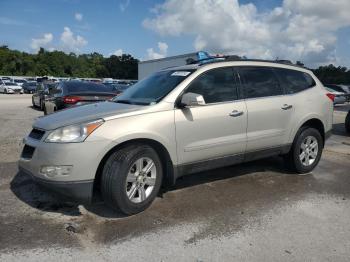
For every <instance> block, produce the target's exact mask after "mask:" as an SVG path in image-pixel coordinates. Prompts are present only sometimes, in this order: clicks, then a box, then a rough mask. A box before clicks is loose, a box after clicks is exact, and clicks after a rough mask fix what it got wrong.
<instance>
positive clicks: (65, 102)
mask: <svg viewBox="0 0 350 262" xmlns="http://www.w3.org/2000/svg"><path fill="white" fill-rule="evenodd" d="M116 95H118V91H116V90H115V89H114V88H113V86H106V85H103V84H97V83H92V82H85V81H66V82H60V83H57V84H55V85H54V86H53V87H52V88H49V90H48V92H47V94H46V97H45V105H44V112H45V114H51V113H53V112H55V111H58V110H61V109H64V108H69V107H74V106H79V105H84V104H89V103H96V102H101V101H106V100H109V99H111V98H113V97H114V96H116Z"/></svg>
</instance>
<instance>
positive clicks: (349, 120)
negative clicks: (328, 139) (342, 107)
mask: <svg viewBox="0 0 350 262" xmlns="http://www.w3.org/2000/svg"><path fill="white" fill-rule="evenodd" d="M345 130H346V132H348V133H350V111H349V112H348V114H347V115H346V118H345Z"/></svg>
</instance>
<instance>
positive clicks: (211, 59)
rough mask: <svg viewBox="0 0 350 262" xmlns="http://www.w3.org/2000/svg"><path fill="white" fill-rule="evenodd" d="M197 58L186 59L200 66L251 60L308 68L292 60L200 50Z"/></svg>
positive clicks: (188, 62) (189, 62)
mask: <svg viewBox="0 0 350 262" xmlns="http://www.w3.org/2000/svg"><path fill="white" fill-rule="evenodd" d="M197 57H198V59H197V60H194V59H192V58H189V59H187V60H186V62H187V64H198V65H199V66H201V65H204V64H209V63H217V62H228V61H249V62H267V63H276V64H283V65H291V66H295V67H300V68H306V67H304V66H302V65H297V64H293V63H292V61H290V60H282V59H276V60H266V59H248V58H246V57H241V56H238V55H222V56H211V55H209V54H208V53H207V52H204V51H200V52H198V53H197Z"/></svg>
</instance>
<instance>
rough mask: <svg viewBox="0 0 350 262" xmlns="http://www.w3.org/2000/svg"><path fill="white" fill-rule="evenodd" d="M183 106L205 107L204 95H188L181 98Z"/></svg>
mask: <svg viewBox="0 0 350 262" xmlns="http://www.w3.org/2000/svg"><path fill="white" fill-rule="evenodd" d="M181 105H182V106H184V107H187V106H204V105H205V101H204V98H203V96H202V95H200V94H196V93H186V94H184V95H183V96H182V98H181Z"/></svg>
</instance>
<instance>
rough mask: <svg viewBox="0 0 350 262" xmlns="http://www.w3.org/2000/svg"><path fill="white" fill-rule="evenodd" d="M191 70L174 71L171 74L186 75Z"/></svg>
mask: <svg viewBox="0 0 350 262" xmlns="http://www.w3.org/2000/svg"><path fill="white" fill-rule="evenodd" d="M190 73H191V72H188V71H176V72H174V73H172V74H171V76H188V75H189V74H190Z"/></svg>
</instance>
